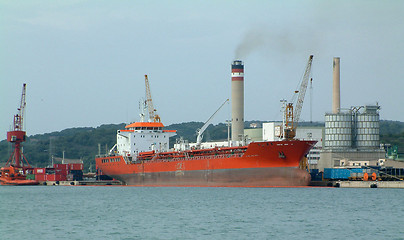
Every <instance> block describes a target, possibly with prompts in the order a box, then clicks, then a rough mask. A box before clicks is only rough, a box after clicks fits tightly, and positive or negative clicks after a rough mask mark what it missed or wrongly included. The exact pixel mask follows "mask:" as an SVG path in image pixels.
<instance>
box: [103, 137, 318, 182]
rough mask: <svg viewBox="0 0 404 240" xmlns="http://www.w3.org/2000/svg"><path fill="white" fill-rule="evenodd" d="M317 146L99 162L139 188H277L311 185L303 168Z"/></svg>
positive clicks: (288, 144)
mask: <svg viewBox="0 0 404 240" xmlns="http://www.w3.org/2000/svg"><path fill="white" fill-rule="evenodd" d="M314 144H315V142H313V141H298V140H293V141H278V142H255V143H251V144H249V145H248V146H247V147H234V148H214V149H204V150H193V151H192V150H190V151H185V152H172V153H159V154H158V155H156V154H154V153H148V155H147V154H144V155H147V156H148V157H144V156H139V157H138V159H137V161H135V162H127V161H125V159H124V158H123V157H122V156H113V157H101V158H96V164H97V168H98V169H99V170H101V171H102V173H103V174H106V175H109V176H111V177H113V178H115V179H118V180H120V181H123V182H124V183H125V184H127V185H138V186H222V187H271V186H307V185H308V184H309V181H310V175H309V174H308V173H307V172H306V171H304V170H301V169H299V168H298V167H299V163H300V161H301V160H302V158H303V157H304V156H305V155H306V154H307V153H308V151H309V150H310V149H311V147H312V146H313V145H314Z"/></svg>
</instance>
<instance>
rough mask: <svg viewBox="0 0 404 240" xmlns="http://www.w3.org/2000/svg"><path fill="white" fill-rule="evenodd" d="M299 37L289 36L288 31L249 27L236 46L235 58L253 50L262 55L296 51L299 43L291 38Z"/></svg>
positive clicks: (246, 54)
mask: <svg viewBox="0 0 404 240" xmlns="http://www.w3.org/2000/svg"><path fill="white" fill-rule="evenodd" d="M299 37H302V36H299ZM299 37H293V36H290V34H289V33H276V32H271V31H269V30H266V29H265V28H259V29H251V30H249V31H248V32H247V33H246V34H245V35H244V38H243V40H242V41H241V43H240V44H239V45H238V46H237V48H236V52H235V58H236V59H245V58H246V57H248V56H249V55H250V54H252V53H255V52H259V53H260V54H261V55H264V56H271V55H274V52H281V53H292V52H295V51H296V48H297V45H299V43H298V42H296V41H292V39H299ZM304 37H306V36H304ZM300 41H301V38H300Z"/></svg>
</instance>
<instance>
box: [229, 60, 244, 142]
mask: <svg viewBox="0 0 404 240" xmlns="http://www.w3.org/2000/svg"><path fill="white" fill-rule="evenodd" d="M243 135H244V65H243V62H242V61H240V60H235V61H233V63H232V65H231V139H232V141H242V140H243Z"/></svg>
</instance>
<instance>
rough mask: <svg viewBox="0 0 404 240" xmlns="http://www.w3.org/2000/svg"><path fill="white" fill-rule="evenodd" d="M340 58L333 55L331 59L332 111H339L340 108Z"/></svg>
mask: <svg viewBox="0 0 404 240" xmlns="http://www.w3.org/2000/svg"><path fill="white" fill-rule="evenodd" d="M339 66H340V58H339V57H334V61H333V75H332V78H333V84H332V85H333V90H332V113H339V112H340V108H341V100H340V69H339Z"/></svg>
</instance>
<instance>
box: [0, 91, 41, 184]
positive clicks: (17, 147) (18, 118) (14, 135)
mask: <svg viewBox="0 0 404 240" xmlns="http://www.w3.org/2000/svg"><path fill="white" fill-rule="evenodd" d="M25 91H26V84H25V83H24V84H23V85H22V94H21V103H20V107H19V108H18V113H17V114H16V115H14V122H13V130H12V131H9V132H7V141H8V142H10V143H12V144H13V145H14V146H13V149H14V151H13V153H12V154H11V156H10V158H9V159H8V161H7V163H6V165H5V166H4V167H2V168H1V171H0V174H1V175H0V182H1V184H9V185H34V184H38V182H37V181H35V180H27V179H26V173H27V171H28V170H32V167H31V166H30V165H29V163H28V161H27V159H26V158H25V156H24V154H23V152H22V151H21V143H22V142H25V137H26V133H25V131H24V130H23V126H24V111H25V105H26V103H25Z"/></svg>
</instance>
